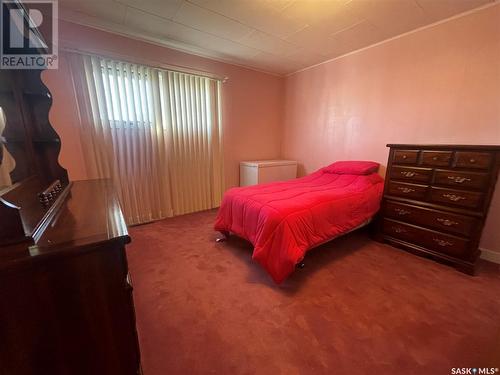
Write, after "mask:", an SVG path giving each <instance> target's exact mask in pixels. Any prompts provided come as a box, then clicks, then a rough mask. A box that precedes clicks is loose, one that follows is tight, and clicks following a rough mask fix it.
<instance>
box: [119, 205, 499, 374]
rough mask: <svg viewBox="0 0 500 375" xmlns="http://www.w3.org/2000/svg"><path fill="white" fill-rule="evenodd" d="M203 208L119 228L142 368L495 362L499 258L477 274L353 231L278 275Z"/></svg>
mask: <svg viewBox="0 0 500 375" xmlns="http://www.w3.org/2000/svg"><path fill="white" fill-rule="evenodd" d="M214 218H215V212H214V211H210V212H202V213H196V214H191V215H186V216H181V217H176V218H173V219H167V220H163V221H160V222H156V223H153V224H148V225H143V226H138V227H134V228H131V230H130V232H131V236H132V239H133V241H132V244H131V246H130V247H129V251H128V257H129V263H130V270H131V274H132V277H133V281H134V287H135V289H134V297H135V305H136V313H137V324H138V329H139V336H140V342H141V354H142V361H143V368H144V373H145V375H167V374H209V373H213V374H419V375H420V374H450V373H451V369H452V368H454V367H500V269H499V266H498V265H494V264H491V263H486V262H484V263H481V265H480V268H479V272H478V276H476V277H470V276H467V275H464V274H461V273H459V272H457V271H455V270H454V269H453V268H449V267H446V266H444V265H441V264H438V263H435V262H433V261H430V260H427V259H423V258H419V257H417V256H415V255H412V254H408V253H406V252H403V251H401V250H397V249H394V248H392V247H390V246H388V245H381V244H378V243H376V242H373V241H371V240H370V239H369V237H368V236H367V235H366V234H365V233H364V232H355V233H352V234H349V235H347V236H346V237H343V238H339V239H337V240H335V241H333V242H330V243H328V244H326V245H324V246H322V247H320V248H317V249H315V250H313V251H312V252H310V253H309V254H308V256H307V257H306V259H305V261H306V267H305V268H304V269H302V270H298V271H296V272H295V273H294V274H293V275H292V276H291V277H290V278H289V279H288V280H287V281H286V282H285V283H283V284H282V285H281V286H276V285H275V284H274V283H273V282H272V281H271V279H270V277H269V276H268V275H267V274H266V273H265V272H264V271H263V270H262V269H261V268H260V267H259V266H258V265H257V264H255V263H253V262H252V260H251V249H252V248H251V245H250V244H248V243H246V242H244V241H242V240H239V239H237V238H232V239H230V240H229V241H228V242H225V243H218V244H216V243H215V242H214V239H215V237H216V233H214V232H213V231H212V224H213V221H214Z"/></svg>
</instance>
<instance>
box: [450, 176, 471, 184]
mask: <svg viewBox="0 0 500 375" xmlns="http://www.w3.org/2000/svg"><path fill="white" fill-rule="evenodd" d="M448 180H452V181H453V182H455V183H457V184H463V183H464V182H470V181H471V179H470V178H467V177H459V176H448Z"/></svg>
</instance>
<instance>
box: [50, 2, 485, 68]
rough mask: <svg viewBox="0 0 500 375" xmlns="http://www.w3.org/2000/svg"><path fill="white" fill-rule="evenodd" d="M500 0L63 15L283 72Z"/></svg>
mask: <svg viewBox="0 0 500 375" xmlns="http://www.w3.org/2000/svg"><path fill="white" fill-rule="evenodd" d="M492 2H494V0H371V1H370V0H59V6H60V10H59V14H60V17H61V18H63V19H66V20H69V21H72V22H76V23H81V24H85V25H89V26H94V27H98V28H101V29H105V30H109V31H113V32H117V33H120V34H126V35H130V36H134V37H139V38H141V39H146V40H150V41H153V42H156V43H161V44H164V45H166V46H169V47H172V48H176V49H180V50H183V51H187V52H191V53H195V54H197V55H202V56H207V57H212V58H215V59H218V60H223V61H227V62H231V63H235V64H238V65H243V66H247V67H250V68H254V69H258V70H262V71H265V72H269V73H274V74H278V75H286V74H289V73H293V72H295V71H297V70H300V69H303V68H306V67H308V66H311V65H314V64H317V63H320V62H323V61H326V60H329V59H332V58H335V57H338V56H342V55H344V54H346V53H349V52H352V51H355V50H358V49H360V48H363V47H367V46H369V45H372V44H375V43H378V42H380V41H383V40H385V39H388V38H391V37H394V36H397V35H400V34H402V33H405V32H408V31H411V30H414V29H417V28H419V27H422V26H425V25H428V24H432V23H435V22H437V21H440V20H443V19H445V18H449V17H451V16H454V15H456V14H459V13H462V12H465V11H468V10H471V9H473V8H476V7H479V6H482V5H485V4H487V3H492Z"/></svg>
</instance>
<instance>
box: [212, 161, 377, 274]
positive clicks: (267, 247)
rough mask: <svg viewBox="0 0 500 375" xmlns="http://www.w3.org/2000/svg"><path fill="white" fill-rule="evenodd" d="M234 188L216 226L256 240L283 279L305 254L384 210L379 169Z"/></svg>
mask: <svg viewBox="0 0 500 375" xmlns="http://www.w3.org/2000/svg"><path fill="white" fill-rule="evenodd" d="M324 169H325V168H323V169H320V170H319V171H317V172H315V173H312V174H310V175H308V176H306V177H302V178H298V179H295V180H292V181H286V182H276V183H269V184H262V185H255V186H249V187H242V188H233V189H230V190H228V191H227V192H226V193H225V195H224V198H223V200H222V204H221V207H220V209H219V213H218V215H217V219H216V222H215V230H218V231H221V232H232V233H234V234H236V235H238V236H240V237H242V238H245V239H247V240H248V241H250V242H251V243H252V244H253V245H254V251H253V259H254V260H256V261H257V262H259V263H260V264H261V265H262V266H263V267H264V268H265V269H266V270H267V272H269V274H270V275H271V277H272V278H273V280H274V281H275V282H276V283H281V282H282V281H283V280H285V279H286V278H287V277H288V276H289V275H290V274H291V273H292V272H293V271H294V269H295V266H296V264H297V263H298V262H300V261H301V260H302V259H303V258H304V255H305V253H306V252H307V251H308V250H309V249H311V248H313V247H315V246H318V245H320V244H321V243H323V242H325V241H327V240H329V239H332V238H334V237H336V236H339V235H341V234H343V233H345V232H348V231H349V230H351V229H353V228H356V227H357V226H359V225H361V224H363V223H364V222H366V221H367V220H368V219H370V218H371V217H373V215H374V214H375V213H376V212H377V211H378V209H379V206H380V199H381V197H382V190H383V179H382V178H381V177H380V176H379V175H378V174H376V173H372V174H369V175H350V174H335V173H327V172H325V171H324Z"/></svg>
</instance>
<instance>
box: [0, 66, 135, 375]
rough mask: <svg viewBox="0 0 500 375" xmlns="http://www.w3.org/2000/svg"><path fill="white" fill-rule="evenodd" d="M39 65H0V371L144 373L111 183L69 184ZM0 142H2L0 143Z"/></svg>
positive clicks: (32, 374)
mask: <svg viewBox="0 0 500 375" xmlns="http://www.w3.org/2000/svg"><path fill="white" fill-rule="evenodd" d="M39 75H40V74H39V72H35V73H33V72H32V71H25V72H22V71H17V72H9V71H2V72H0V81H1V82H2V83H4V84H5V85H4V86H2V88H1V89H0V90H1V91H0V107H2V108H3V110H4V112H5V115H6V127H5V129H4V132H3V134H2V135H0V136H3V138H0V140H2V144H3V146H4V147H5V149H4V150H3V151H4V153H1V152H0V167H1V163H2V156H3V155H4V154H5V151H6V150H7V151H8V152H9V153H10V154H11V155H12V156H13V157H14V159H15V161H16V168H15V169H14V170H13V171H10V179H11V181H12V183H11V184H10V186H8V187H6V188H4V189H3V190H0V374H1V375H3V374H6V375H38V374H40V375H46V374H51V375H59V374H60V375H63V374H64V375H66V374H71V375H79V374H81V375H90V374H106V375H114V374H116V375H118V374H119V375H137V374H139V373H140V372H141V367H140V354H139V345H138V339H137V332H136V327H135V312H134V304H133V298H132V285H131V279H130V275H129V273H128V267H127V258H126V254H125V245H126V244H127V243H129V242H130V237H129V236H128V233H127V227H126V225H125V222H124V219H123V215H122V212H121V210H120V205H119V202H118V199H117V197H116V195H115V192H114V190H113V186H112V184H111V182H110V181H109V180H89V181H77V182H73V183H71V182H69V180H68V174H67V172H66V170H64V169H63V168H62V167H61V166H59V164H58V163H57V159H58V154H59V146H60V141H59V137H58V135H57V134H56V132H55V131H54V130H53V129H52V127H51V126H50V123H49V121H48V109H49V108H50V103H51V98H50V94H49V93H48V90H47V88H46V87H45V86H44V85H43V84H42V83H41V81H40V78H39ZM2 144H0V148H3V147H1V146H2Z"/></svg>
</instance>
